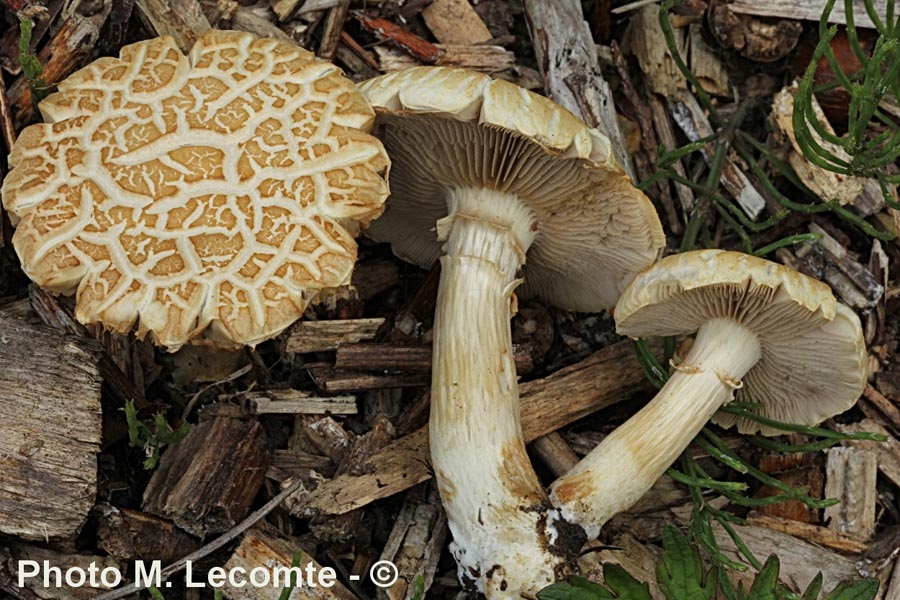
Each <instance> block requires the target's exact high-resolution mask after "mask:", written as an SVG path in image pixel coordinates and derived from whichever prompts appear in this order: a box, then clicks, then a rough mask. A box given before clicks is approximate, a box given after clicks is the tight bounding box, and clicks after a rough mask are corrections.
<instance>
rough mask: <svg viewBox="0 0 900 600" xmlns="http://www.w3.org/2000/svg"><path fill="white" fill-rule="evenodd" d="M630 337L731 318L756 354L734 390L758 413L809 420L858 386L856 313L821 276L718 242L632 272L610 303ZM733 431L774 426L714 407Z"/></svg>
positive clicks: (842, 405)
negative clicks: (752, 338) (756, 346)
mask: <svg viewBox="0 0 900 600" xmlns="http://www.w3.org/2000/svg"><path fill="white" fill-rule="evenodd" d="M615 318H616V329H617V331H618V332H619V333H620V334H622V335H627V336H629V337H632V338H641V337H655V336H668V335H676V336H677V335H685V334H691V333H694V332H696V331H697V329H699V327H700V325H702V324H703V323H704V322H706V321H708V320H711V319H717V318H730V319H734V320H735V321H737V322H738V323H740V324H741V325H743V326H744V327H746V328H747V329H749V330H750V331H752V332H753V333H754V334H755V335H756V336H757V338H758V339H759V342H760V346H761V358H760V360H759V362H758V363H757V364H756V366H754V367H753V368H752V369H751V370H750V371H749V372H748V373H747V375H746V376H745V377H744V379H743V386H742V387H741V388H740V389H738V390H737V392H736V400H737V401H738V402H749V403H757V404H759V405H760V406H761V408H760V414H761V415H762V416H764V417H767V418H770V419H774V420H777V421H782V422H786V423H796V424H800V425H815V424H818V423H821V422H822V421H824V420H825V419H827V418H829V417H831V416H834V415H836V414H839V413H841V412H843V411H845V410H847V409H848V408H850V407H851V406H853V404H854V403H855V402H856V400H857V399H858V398H859V396H860V394H861V393H862V390H863V388H864V387H865V382H866V377H867V368H866V349H865V341H864V339H863V335H862V327H861V326H860V322H859V318H858V317H857V316H856V314H855V313H854V312H853V311H852V310H850V309H848V308H846V307H844V306H843V305H841V304H838V303H837V301H836V300H835V299H834V295H833V294H832V292H831V289H830V288H829V287H828V286H827V285H825V284H824V283H822V282H819V281H816V280H815V279H812V278H810V277H807V276H806V275H803V274H801V273H798V272H796V271H794V270H793V269H789V268H787V267H785V266H783V265H779V264H776V263H773V262H769V261H767V260H763V259H761V258H757V257H754V256H750V255H746V254H741V253H739V252H728V251H722V250H701V251H695V252H686V253H683V254H676V255H672V256H669V257H666V258H664V259H663V260H661V261H659V262H658V263H657V264H656V265H654V266H653V267H652V268H650V269H648V270H647V271H645V272H644V273H642V274H640V275H639V276H638V277H637V278H635V280H634V282H632V284H631V285H630V286H629V287H628V289H627V290H625V292H624V293H623V294H622V297H621V298H620V300H619V303H618V304H617V305H616V310H615ZM713 420H714V422H716V423H718V424H720V425H722V426H725V427H728V426H731V425H737V427H738V430H739V431H740V432H741V433H756V432H760V433H762V434H763V435H777V434H780V433H783V432H782V431H780V430H777V429H774V428H771V427H766V426H762V425H760V424H759V423H757V422H756V421H752V420H749V419H744V418H736V417H735V416H734V415H730V414H728V413H718V414H717V415H716V417H715V418H714V419H713Z"/></svg>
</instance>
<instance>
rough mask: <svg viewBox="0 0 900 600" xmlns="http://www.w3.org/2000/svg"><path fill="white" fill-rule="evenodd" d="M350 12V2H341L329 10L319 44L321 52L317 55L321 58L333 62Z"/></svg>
mask: <svg viewBox="0 0 900 600" xmlns="http://www.w3.org/2000/svg"><path fill="white" fill-rule="evenodd" d="M349 10H350V0H341V2H340V3H339V4H338V5H337V6H335V7H334V8H331V9H329V11H328V16H326V17H325V25H324V27H323V28H322V41H320V42H319V50H318V52H316V54H317V55H318V56H319V58H323V59H325V60H331V59H333V58H334V54H335V52H337V49H338V44H340V43H341V32H342V31H343V30H344V21H345V20H347V12H348V11H349Z"/></svg>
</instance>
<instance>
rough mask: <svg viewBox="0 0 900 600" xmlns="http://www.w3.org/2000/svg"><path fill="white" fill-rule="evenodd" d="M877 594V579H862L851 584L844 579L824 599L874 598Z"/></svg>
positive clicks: (864, 599) (857, 599)
mask: <svg viewBox="0 0 900 600" xmlns="http://www.w3.org/2000/svg"><path fill="white" fill-rule="evenodd" d="M877 594H878V580H877V579H860V580H859V581H854V582H853V583H849V584H848V583H847V582H846V581H842V582H841V583H840V584H838V586H837V587H836V588H834V589H833V590H832V591H831V593H830V594H828V595H827V596H825V598H824V600H872V599H873V598H875V596H876V595H877Z"/></svg>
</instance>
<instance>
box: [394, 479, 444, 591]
mask: <svg viewBox="0 0 900 600" xmlns="http://www.w3.org/2000/svg"><path fill="white" fill-rule="evenodd" d="M446 538H447V517H446V515H444V509H443V507H442V506H441V499H440V496H439V495H438V493H437V490H436V489H435V487H434V486H433V485H431V484H423V485H420V486H419V487H418V488H416V489H414V490H412V491H410V493H409V494H407V495H406V499H405V500H404V501H403V507H402V508H401V509H400V513H399V514H398V515H397V519H396V520H395V521H394V526H393V528H392V529H391V534H390V536H389V537H388V541H387V543H385V545H384V550H383V551H382V553H381V557H380V558H379V560H388V561H391V562H392V563H393V564H395V565H397V570H398V572H399V579H398V580H397V583H395V584H394V585H392V586H390V587H388V588H381V589H379V590H378V597H379V599H382V600H384V599H387V600H411V599H412V598H414V597H415V591H416V579H417V578H418V577H422V581H423V584H424V590H425V591H426V592H427V591H428V589H429V588H430V587H431V583H432V581H433V580H434V572H435V570H436V569H437V566H438V560H439V559H440V557H441V550H442V548H443V547H444V540H445V539H446Z"/></svg>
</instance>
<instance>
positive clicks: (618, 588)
mask: <svg viewBox="0 0 900 600" xmlns="http://www.w3.org/2000/svg"><path fill="white" fill-rule="evenodd" d="M603 581H604V582H605V583H606V585H607V586H609V589H611V590H612V591H613V593H614V594H615V595H616V597H617V598H619V599H620V600H650V586H648V585H647V584H646V583H641V582H640V581H638V580H637V579H635V578H634V577H632V576H631V575H630V574H629V573H628V571H626V570H625V569H623V568H622V567H620V566H619V565H615V564H613V563H606V564H605V565H603Z"/></svg>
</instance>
